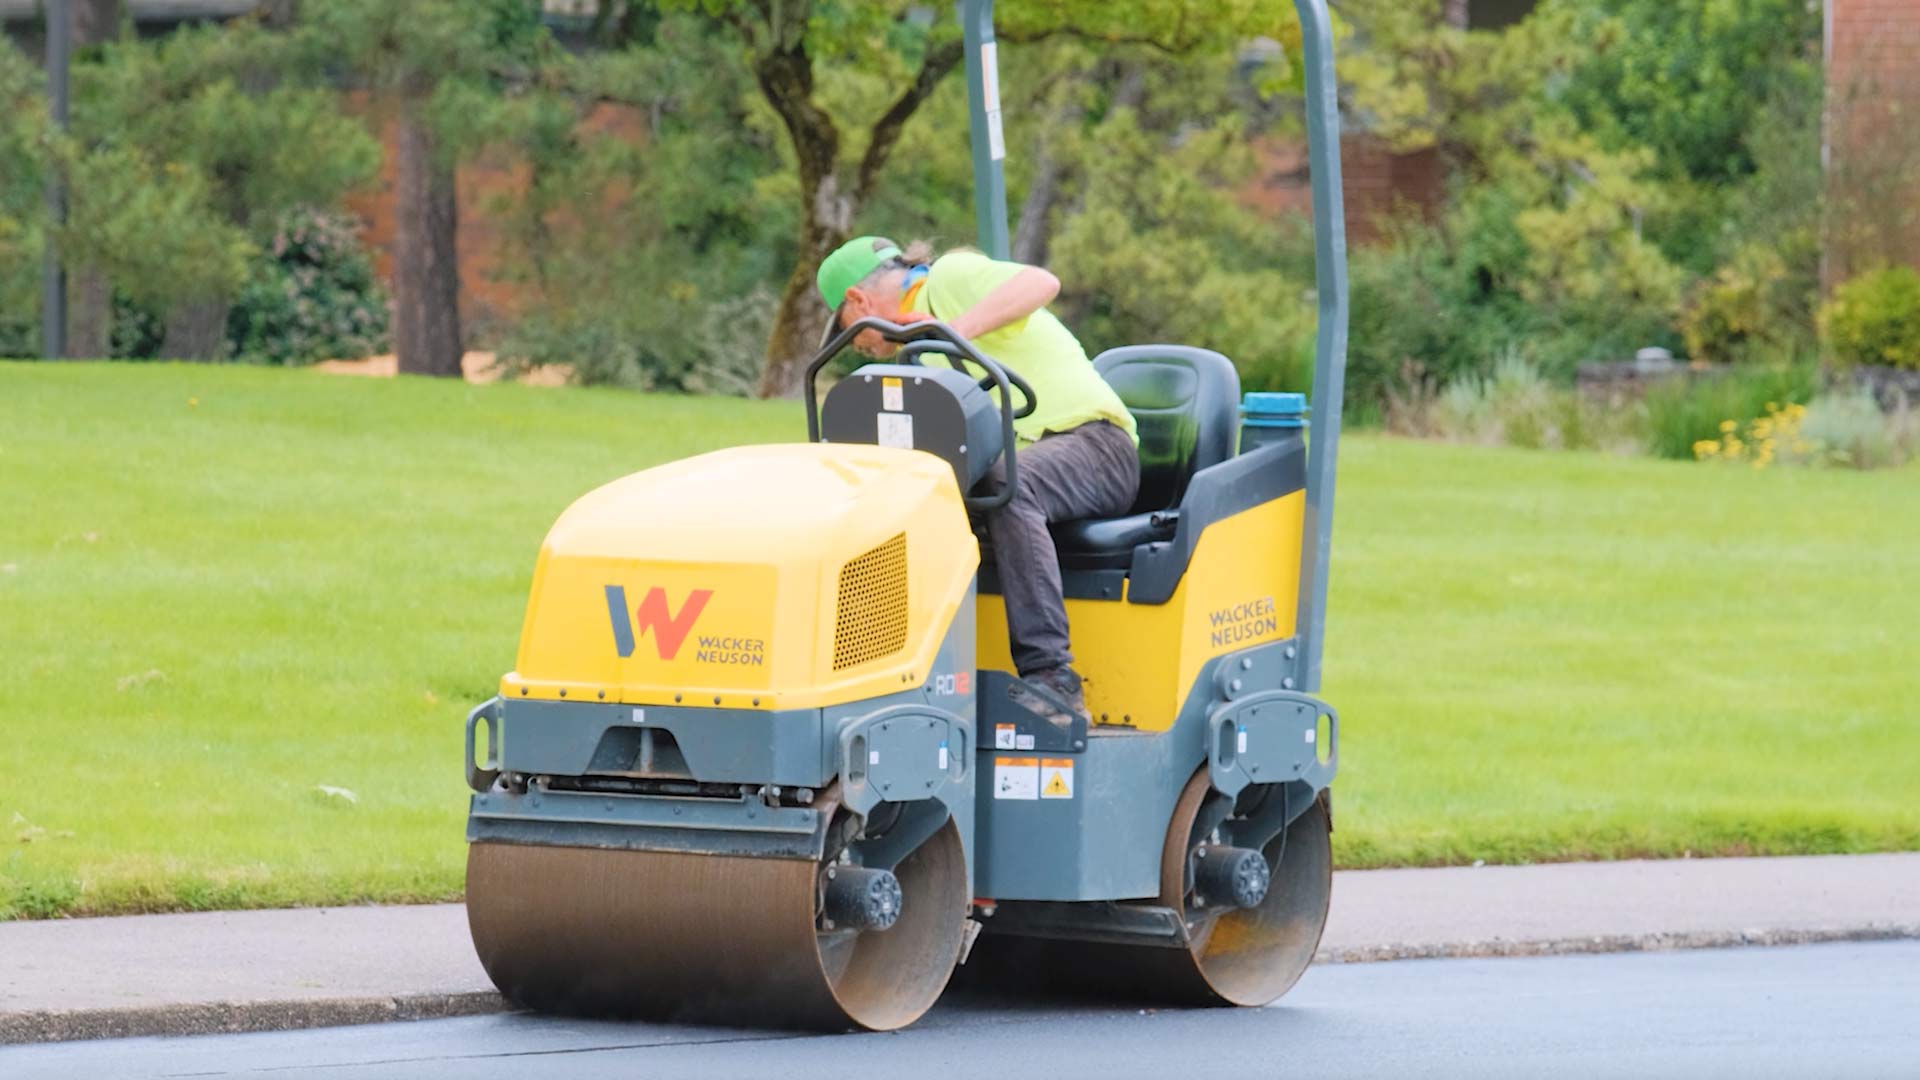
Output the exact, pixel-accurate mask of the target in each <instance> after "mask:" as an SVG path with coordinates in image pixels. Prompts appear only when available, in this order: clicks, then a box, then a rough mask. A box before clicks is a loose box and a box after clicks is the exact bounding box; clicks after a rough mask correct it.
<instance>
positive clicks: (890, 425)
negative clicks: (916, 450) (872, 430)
mask: <svg viewBox="0 0 1920 1080" xmlns="http://www.w3.org/2000/svg"><path fill="white" fill-rule="evenodd" d="M873 422H874V426H875V427H876V429H877V433H876V436H875V439H876V441H877V442H879V444H880V445H881V446H891V447H893V448H895V449H897V450H911V449H913V414H912V413H893V412H883V413H876V414H875V415H874V420H873Z"/></svg>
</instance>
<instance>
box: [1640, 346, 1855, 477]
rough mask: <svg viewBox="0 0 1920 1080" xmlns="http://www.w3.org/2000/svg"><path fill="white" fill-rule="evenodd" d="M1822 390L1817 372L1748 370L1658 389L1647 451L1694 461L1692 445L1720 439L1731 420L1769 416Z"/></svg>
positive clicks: (1650, 408) (1651, 397) (1650, 403)
mask: <svg viewBox="0 0 1920 1080" xmlns="http://www.w3.org/2000/svg"><path fill="white" fill-rule="evenodd" d="M1818 387H1819V377H1818V373H1817V372H1816V371H1815V369H1814V368H1813V367H1811V366H1808V365H1800V366H1795V367H1771V368H1770V367H1744V368H1733V369H1730V370H1727V371H1726V372H1725V373H1715V374H1711V375H1708V376H1706V377H1703V378H1700V379H1697V380H1689V381H1683V382H1673V383H1667V384H1665V385H1662V386H1656V387H1654V388H1653V389H1652V390H1650V391H1648V393H1647V449H1648V450H1649V451H1650V452H1651V453H1653V454H1654V455H1656V456H1658V457H1664V458H1674V459H1676V460H1680V461H1691V460H1693V458H1694V457H1695V453H1694V446H1695V445H1696V444H1698V443H1700V442H1701V441H1703V440H1718V439H1719V438H1720V437H1721V436H1722V435H1723V434H1724V433H1725V432H1724V431H1723V429H1722V428H1721V425H1722V424H1724V423H1726V422H1727V420H1728V419H1729V418H1732V417H1741V418H1745V417H1756V416H1764V415H1765V414H1766V409H1767V405H1768V403H1769V402H1771V403H1773V404H1774V406H1775V407H1776V408H1778V407H1782V406H1786V405H1805V404H1806V403H1808V402H1809V401H1812V400H1813V397H1814V393H1815V391H1816V390H1817V389H1818Z"/></svg>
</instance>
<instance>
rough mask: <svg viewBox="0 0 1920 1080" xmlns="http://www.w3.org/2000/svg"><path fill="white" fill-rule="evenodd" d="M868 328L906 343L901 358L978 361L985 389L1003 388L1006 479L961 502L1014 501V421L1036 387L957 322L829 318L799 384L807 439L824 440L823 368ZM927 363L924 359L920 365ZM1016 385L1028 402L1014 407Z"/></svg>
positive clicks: (978, 506)
mask: <svg viewBox="0 0 1920 1080" xmlns="http://www.w3.org/2000/svg"><path fill="white" fill-rule="evenodd" d="M868 330H872V331H875V332H877V333H878V334H879V335H880V336H881V337H883V338H885V339H887V340H888V341H891V342H893V343H894V344H896V345H899V346H902V348H901V350H900V351H901V353H902V354H903V355H902V356H901V360H902V361H903V362H905V363H909V364H918V363H919V362H920V361H919V355H920V354H921V353H924V352H939V353H942V354H944V355H946V356H951V357H956V358H958V359H961V360H966V361H968V362H970V363H974V364H978V365H979V366H980V367H981V368H982V369H983V370H984V371H986V373H987V374H986V376H985V377H984V378H982V379H981V380H980V387H981V388H982V389H986V390H991V389H995V388H997V389H998V390H999V391H1000V456H1001V457H1002V458H1003V459H1004V460H1005V461H1006V463H1007V476H1006V482H1005V483H1004V484H1002V485H1001V487H1000V490H999V491H997V492H995V493H993V494H992V495H984V496H981V497H979V498H974V497H972V496H966V495H963V496H962V497H961V502H963V503H965V504H966V507H967V509H969V510H980V511H986V510H998V509H1000V508H1001V507H1003V506H1005V505H1007V504H1008V503H1010V502H1012V501H1013V493H1014V491H1015V490H1016V485H1017V484H1018V483H1019V479H1020V473H1019V467H1020V466H1019V462H1018V460H1017V455H1016V454H1015V452H1014V449H1015V447H1014V443H1015V439H1014V434H1013V421H1014V418H1015V417H1016V416H1027V415H1029V414H1030V413H1032V412H1033V405H1034V396H1033V387H1031V386H1029V385H1027V382H1026V380H1025V379H1022V378H1020V376H1018V375H1015V374H1014V373H1013V372H1011V371H1008V370H1007V369H1006V368H1005V367H1004V366H1002V365H1001V363H1000V362H999V361H998V360H995V359H993V358H992V357H990V356H988V355H987V354H986V353H983V352H981V351H980V350H979V349H977V348H974V345H973V342H971V341H968V340H967V339H966V338H963V337H961V336H960V335H959V334H958V333H955V332H954V329H953V327H951V326H948V325H947V324H946V323H944V322H940V321H939V320H937V319H929V320H927V321H925V322H915V323H907V324H905V325H901V324H899V323H892V322H888V321H887V320H885V319H880V318H874V317H871V316H869V317H868V318H865V319H860V320H858V321H856V322H855V323H854V324H853V325H852V326H849V327H847V328H846V329H844V330H842V331H840V332H839V333H837V334H835V333H833V332H832V331H833V324H832V323H828V324H827V332H828V334H829V335H831V336H829V337H827V338H826V339H825V340H824V341H822V343H821V345H820V351H819V352H818V353H816V354H814V357H813V362H812V363H809V364H808V365H807V374H806V379H805V381H804V382H802V384H801V389H802V390H803V391H804V393H805V394H806V399H807V441H808V442H819V441H820V391H819V387H818V386H817V385H816V384H817V383H818V382H819V378H820V369H821V368H824V367H826V366H827V364H828V363H830V362H832V360H833V358H834V357H836V356H839V355H840V353H841V352H842V351H844V350H845V349H846V347H847V346H848V345H850V344H852V343H853V339H854V338H856V337H859V336H860V335H861V334H863V333H865V332H866V331H868ZM921 366H925V365H921ZM1015 386H1018V387H1019V388H1020V392H1021V393H1022V394H1024V395H1025V396H1026V404H1025V405H1024V406H1022V407H1021V408H1020V409H1018V410H1016V409H1015V408H1014V405H1013V390H1014V387H1015Z"/></svg>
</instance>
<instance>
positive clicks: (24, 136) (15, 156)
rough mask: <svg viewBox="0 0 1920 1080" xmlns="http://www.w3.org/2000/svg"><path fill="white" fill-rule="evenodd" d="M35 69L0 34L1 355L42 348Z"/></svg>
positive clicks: (40, 98)
mask: <svg viewBox="0 0 1920 1080" xmlns="http://www.w3.org/2000/svg"><path fill="white" fill-rule="evenodd" d="M43 81H44V80H43V78H42V75H41V73H40V71H39V69H38V68H37V67H36V66H35V65H34V63H33V61H31V60H29V59H28V58H27V57H26V56H25V55H24V54H22V53H21V52H20V50H18V49H16V48H14V46H13V43H12V42H11V41H9V40H7V39H6V38H4V37H0V161H4V162H6V163H7V168H5V169H0V356H34V355H37V354H38V353H39V351H40V343H39V304H40V252H41V250H42V249H41V246H40V245H41V241H42V235H43V232H44V230H43V227H42V224H43V218H44V216H45V213H44V208H45V203H44V201H43V200H44V199H45V189H44V187H43V185H44V184H45V181H46V149H47V131H46V127H47V119H46V117H47V99H46V97H45V95H44V93H43Z"/></svg>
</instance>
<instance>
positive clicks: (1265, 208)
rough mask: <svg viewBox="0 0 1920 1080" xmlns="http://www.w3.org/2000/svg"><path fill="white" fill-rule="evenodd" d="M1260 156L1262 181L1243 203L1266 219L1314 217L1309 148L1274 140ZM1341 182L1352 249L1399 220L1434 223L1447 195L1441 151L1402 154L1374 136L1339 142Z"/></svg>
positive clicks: (1261, 148)
mask: <svg viewBox="0 0 1920 1080" xmlns="http://www.w3.org/2000/svg"><path fill="white" fill-rule="evenodd" d="M1255 151H1256V153H1257V154H1258V155H1259V161H1260V175H1259V178H1258V179H1257V180H1256V181H1255V182H1254V184H1253V185H1252V186H1251V187H1249V188H1248V189H1247V190H1246V192H1245V193H1244V194H1243V197H1242V201H1243V202H1245V203H1246V204H1247V205H1248V206H1251V207H1253V208H1255V209H1257V210H1260V211H1262V212H1264V213H1269V214H1279V213H1297V214H1302V215H1311V214H1312V213H1313V188H1312V179H1311V177H1310V176H1309V175H1308V172H1307V147H1306V144H1305V143H1304V142H1293V141H1282V140H1269V141H1265V142H1262V143H1261V144H1259V145H1258V146H1257V147H1255ZM1340 177H1341V181H1342V183H1341V187H1342V189H1343V190H1342V194H1343V195H1344V196H1345V209H1346V219H1347V242H1348V243H1349V244H1369V243H1372V242H1374V241H1376V240H1378V239H1380V236H1381V230H1382V227H1383V226H1384V225H1385V224H1386V222H1387V220H1388V219H1389V218H1391V217H1393V216H1395V215H1406V216H1414V217H1424V218H1428V219H1431V218H1432V217H1433V216H1434V215H1436V214H1437V213H1438V212H1439V210H1440V205H1441V200H1442V198H1443V197H1444V195H1445V191H1446V187H1445V183H1446V176H1445V172H1444V170H1443V168H1442V166H1441V161H1440V153H1439V151H1437V150H1431V149H1429V150H1419V151H1415V152H1413V153H1410V154H1398V153H1395V152H1393V151H1392V150H1390V149H1388V147H1387V145H1386V144H1385V143H1384V142H1382V141H1380V140H1379V139H1376V138H1374V137H1372V136H1369V135H1348V136H1345V137H1344V138H1342V139H1341V140H1340Z"/></svg>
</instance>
